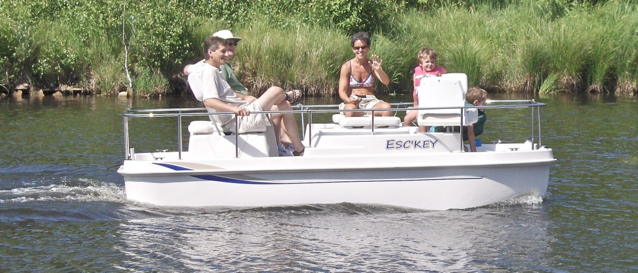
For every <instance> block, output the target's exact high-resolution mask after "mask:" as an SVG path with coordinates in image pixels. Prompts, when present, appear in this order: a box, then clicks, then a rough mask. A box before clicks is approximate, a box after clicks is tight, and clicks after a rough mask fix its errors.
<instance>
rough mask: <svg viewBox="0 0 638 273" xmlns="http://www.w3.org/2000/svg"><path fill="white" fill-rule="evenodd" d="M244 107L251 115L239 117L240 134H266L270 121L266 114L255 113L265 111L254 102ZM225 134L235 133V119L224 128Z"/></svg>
mask: <svg viewBox="0 0 638 273" xmlns="http://www.w3.org/2000/svg"><path fill="white" fill-rule="evenodd" d="M243 107H244V108H245V109H246V110H248V111H250V115H248V116H238V117H237V119H238V120H239V133H240V134H243V133H260V132H265V131H266V130H267V129H268V128H267V127H268V126H270V119H268V116H267V115H266V114H264V113H253V112H260V111H263V110H262V109H261V105H259V103H257V101H253V102H251V103H248V104H244V105H243ZM223 129H224V132H235V122H234V119H233V120H232V121H231V122H229V123H227V124H224V126H223Z"/></svg>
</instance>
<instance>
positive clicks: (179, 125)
mask: <svg viewBox="0 0 638 273" xmlns="http://www.w3.org/2000/svg"><path fill="white" fill-rule="evenodd" d="M183 149H184V147H183V144H182V111H178V112H177V151H178V153H177V154H178V158H179V159H180V160H181V159H182V151H183Z"/></svg>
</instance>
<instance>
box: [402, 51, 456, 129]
mask: <svg viewBox="0 0 638 273" xmlns="http://www.w3.org/2000/svg"><path fill="white" fill-rule="evenodd" d="M417 59H418V60H419V65H418V66H417V67H415V68H414V75H413V77H412V80H413V82H414V91H413V92H412V99H413V100H414V107H415V108H416V107H419V94H418V93H417V87H419V85H420V84H421V79H422V78H425V77H436V76H441V74H445V73H447V70H445V68H443V67H442V66H437V65H436V51H434V49H429V48H423V49H421V50H419V53H418V54H417ZM417 114H418V111H417V110H412V111H408V113H407V114H406V115H405V118H403V125H404V126H410V125H412V122H414V120H415V119H416V116H417ZM422 131H425V128H422Z"/></svg>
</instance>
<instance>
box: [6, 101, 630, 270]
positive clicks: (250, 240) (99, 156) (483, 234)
mask: <svg viewBox="0 0 638 273" xmlns="http://www.w3.org/2000/svg"><path fill="white" fill-rule="evenodd" d="M392 99H393V100H395V101H397V100H401V99H403V100H404V101H405V98H392ZM541 101H543V102H545V103H547V104H548V106H547V107H546V108H545V109H543V120H544V121H545V123H544V124H543V144H545V145H548V146H550V147H552V148H553V149H554V152H555V153H554V155H555V157H556V158H557V159H558V161H557V163H556V164H555V165H554V166H553V167H552V169H551V180H550V184H549V188H548V194H547V196H546V197H545V198H544V200H542V202H541V201H540V200H529V201H523V202H516V203H505V204H497V205H493V206H488V207H482V208H476V209H468V210H450V211H420V210H411V209H402V208H392V207H383V206H371V205H355V204H335V205H307V206H297V207H277V208H255V209H220V208H202V209H180V208H156V207H149V206H145V205H140V204H134V203H130V202H127V201H126V200H125V196H124V191H123V190H124V184H123V180H122V178H121V177H120V176H119V175H118V174H117V173H116V170H117V168H118V167H119V164H120V163H121V162H122V159H123V148H122V129H121V127H122V123H121V117H120V114H121V113H122V112H123V111H124V110H125V109H126V108H127V107H131V106H133V107H136V108H155V107H190V106H197V104H196V103H194V102H193V101H192V100H190V99H171V100H166V99H164V100H143V99H140V100H136V101H134V102H131V101H128V100H119V99H117V98H103V97H62V98H54V97H45V98H31V99H15V98H3V99H0V272H81V271H87V272H149V271H150V272H256V271H261V272H278V271H286V272H638V258H637V257H638V184H636V183H637V182H638V181H637V180H638V126H637V125H638V122H636V117H638V101H636V100H635V99H615V98H597V97H582V98H564V97H554V98H547V99H542V100H541ZM308 102H309V101H307V102H306V103H308ZM324 102H325V101H324ZM498 111H499V110H494V111H489V112H488V123H487V125H486V133H485V134H484V135H483V136H482V138H483V142H484V143H485V142H487V141H494V140H498V139H501V138H503V137H504V138H518V137H523V138H524V137H525V136H518V135H520V132H519V131H525V130H526V129H519V128H518V127H515V124H516V123H517V121H518V120H519V119H522V118H527V115H526V114H524V113H523V114H520V113H519V114H516V113H515V114H507V113H500V112H498ZM140 126H142V128H146V127H144V124H141V125H140ZM171 126H173V125H166V126H164V127H167V128H163V127H161V128H160V129H159V130H157V131H152V132H142V133H140V134H141V135H143V136H144V137H143V140H142V141H141V142H140V143H139V145H140V146H144V145H151V144H158V143H160V144H162V143H164V142H166V143H172V142H173V141H174V140H175V137H174V136H173V135H172V133H169V131H170V130H167V129H168V127H171ZM165 129H166V130H165ZM142 131H143V130H142ZM165 131H166V132H165ZM523 134H524V133H523ZM512 140H517V141H520V140H521V139H520V138H519V139H512ZM136 147H137V146H136ZM169 148H172V147H169Z"/></svg>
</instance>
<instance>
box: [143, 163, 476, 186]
mask: <svg viewBox="0 0 638 273" xmlns="http://www.w3.org/2000/svg"><path fill="white" fill-rule="evenodd" d="M153 164H156V165H159V166H163V167H166V168H169V169H172V170H176V171H191V170H192V169H189V168H184V167H181V166H177V165H173V164H167V163H153ZM191 176H192V177H195V178H199V179H202V180H207V181H214V182H222V183H231V184H246V185H298V184H304V185H307V184H331V183H379V182H409V181H442V180H450V179H454V180H476V179H481V178H480V177H454V178H399V179H383V180H339V181H320V182H272V181H270V182H266V181H251V180H243V179H236V178H230V177H225V176H217V175H191Z"/></svg>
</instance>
